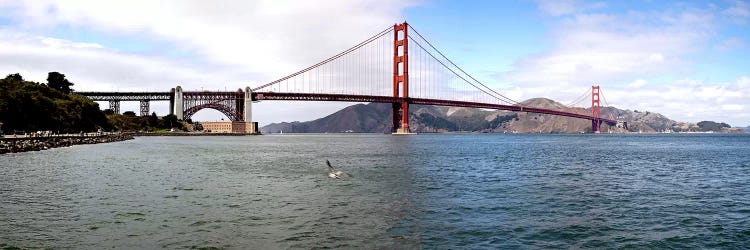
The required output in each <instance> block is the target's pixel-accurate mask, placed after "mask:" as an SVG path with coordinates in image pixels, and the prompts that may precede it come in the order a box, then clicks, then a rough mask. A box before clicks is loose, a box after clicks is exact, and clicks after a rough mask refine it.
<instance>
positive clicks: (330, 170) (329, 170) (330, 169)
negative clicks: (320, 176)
mask: <svg viewBox="0 0 750 250" xmlns="http://www.w3.org/2000/svg"><path fill="white" fill-rule="evenodd" d="M326 164H327V165H328V172H333V170H334V169H333V166H331V162H330V161H328V160H326Z"/></svg>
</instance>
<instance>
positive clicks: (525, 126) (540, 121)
mask: <svg viewBox="0 0 750 250" xmlns="http://www.w3.org/2000/svg"><path fill="white" fill-rule="evenodd" d="M521 105H523V106H528V107H538V108H548V109H557V110H564V111H567V112H573V113H579V114H590V113H591V109H590V108H577V107H566V106H564V105H562V104H561V103H558V102H555V101H553V100H550V99H546V98H532V99H528V100H526V101H523V102H521ZM601 113H602V116H604V117H609V116H611V117H615V118H616V119H618V120H623V121H627V122H628V130H626V129H624V128H616V127H612V128H610V127H609V126H602V132H603V133H608V132H610V131H611V132H615V133H625V132H643V133H657V132H686V131H700V128H699V127H698V126H697V125H696V124H693V123H686V122H676V121H674V120H671V119H669V118H667V117H665V116H663V115H661V114H658V113H653V112H649V111H638V110H622V109H618V108H615V107H603V108H602V112H601ZM390 117H391V105H390V104H388V103H369V104H355V105H352V106H349V107H346V108H343V109H341V110H339V111H336V112H334V113H333V114H330V115H328V116H326V117H323V118H320V119H316V120H312V121H306V122H299V121H295V122H282V123H272V124H269V125H266V126H263V127H262V128H261V132H262V133H266V134H268V133H279V132H281V131H283V132H284V133H388V132H390V128H391V124H390ZM409 122H410V125H411V130H412V132H418V133H433V132H434V133H441V132H456V131H462V132H483V133H590V132H591V122H590V121H588V120H583V119H576V118H570V117H563V116H555V115H546V114H535V113H526V112H510V111H500V110H485V109H477V108H462V107H445V106H431V105H412V106H411V108H410V121H409Z"/></svg>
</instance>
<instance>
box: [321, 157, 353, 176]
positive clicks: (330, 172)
mask: <svg viewBox="0 0 750 250" xmlns="http://www.w3.org/2000/svg"><path fill="white" fill-rule="evenodd" d="M326 164H327V165H328V177H331V178H336V179H338V178H340V177H342V176H346V177H351V176H352V175H351V174H350V173H347V172H344V171H336V169H334V168H333V166H331V162H330V161H328V160H326Z"/></svg>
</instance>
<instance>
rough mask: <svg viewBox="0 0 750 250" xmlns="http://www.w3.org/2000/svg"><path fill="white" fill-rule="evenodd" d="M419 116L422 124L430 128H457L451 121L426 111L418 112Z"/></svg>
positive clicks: (453, 129)
mask: <svg viewBox="0 0 750 250" xmlns="http://www.w3.org/2000/svg"><path fill="white" fill-rule="evenodd" d="M419 118H420V121H421V122H422V124H424V125H426V126H429V127H432V128H436V129H445V130H448V131H456V130H458V126H456V124H455V123H452V122H450V121H448V120H446V119H444V118H442V117H435V116H433V115H431V114H428V113H421V114H419Z"/></svg>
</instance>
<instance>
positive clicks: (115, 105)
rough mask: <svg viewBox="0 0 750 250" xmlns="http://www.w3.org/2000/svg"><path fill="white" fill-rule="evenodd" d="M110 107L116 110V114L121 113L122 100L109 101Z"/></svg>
mask: <svg viewBox="0 0 750 250" xmlns="http://www.w3.org/2000/svg"><path fill="white" fill-rule="evenodd" d="M109 109H110V110H112V111H113V112H115V114H119V113H120V101H116V100H115V101H109Z"/></svg>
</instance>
